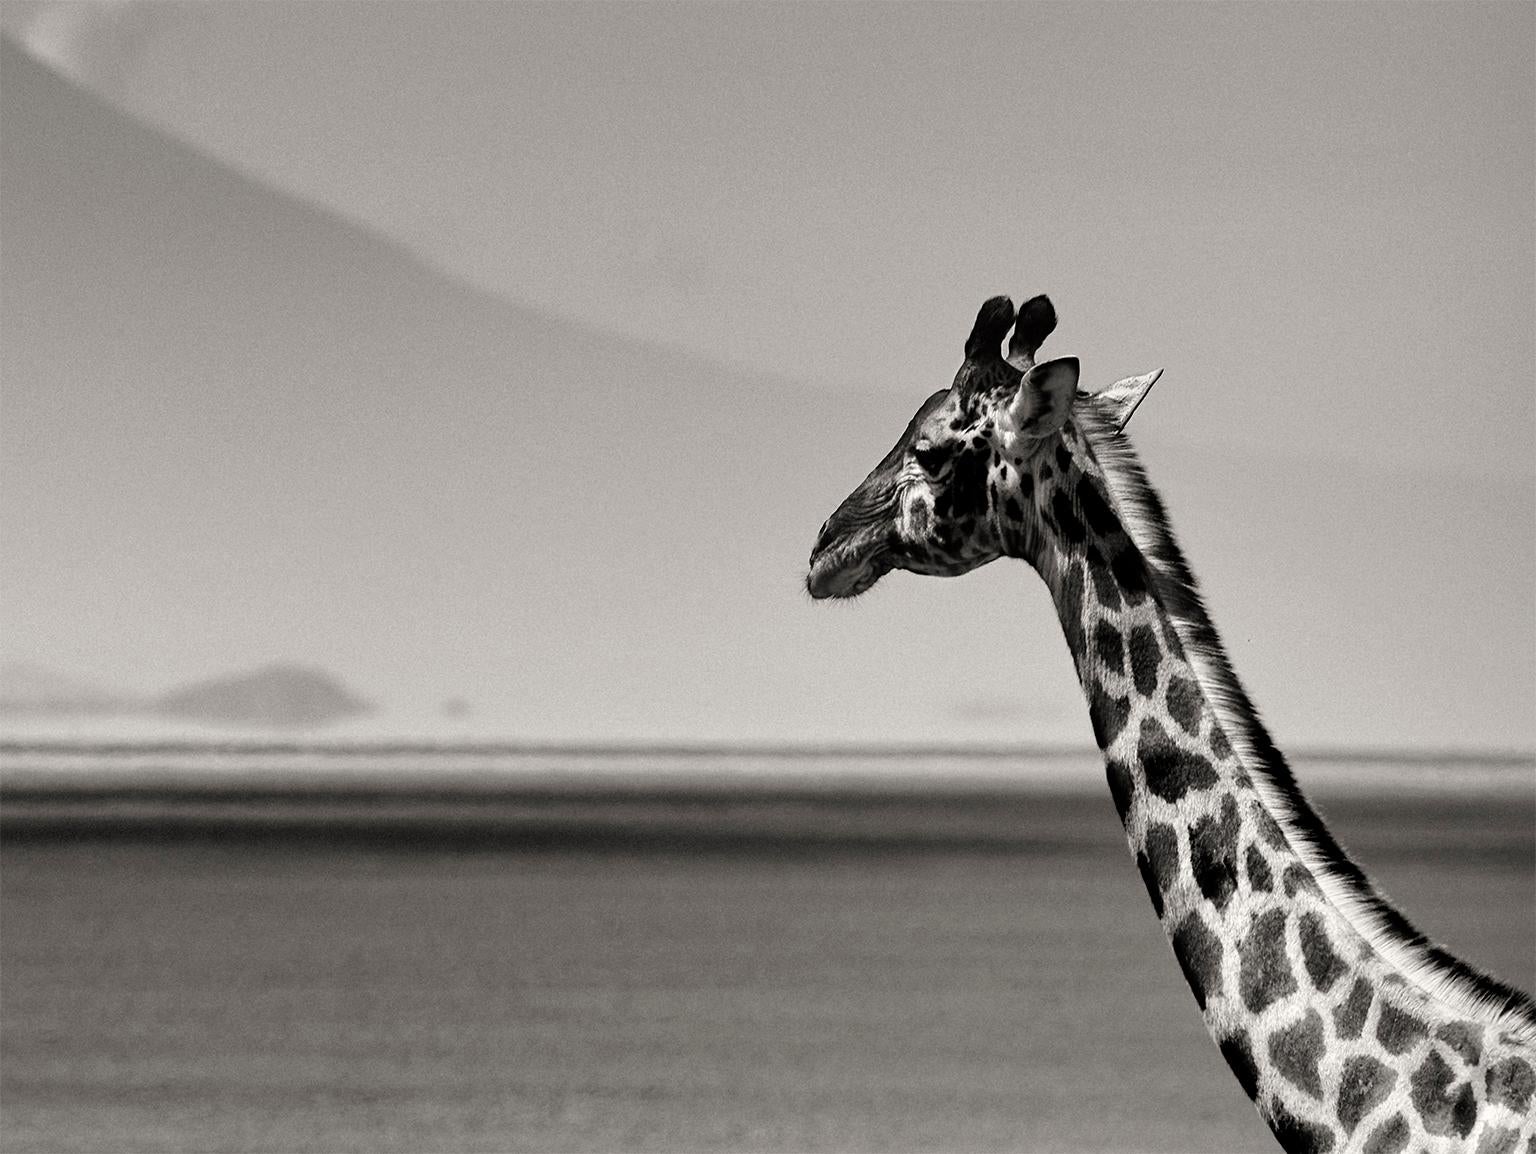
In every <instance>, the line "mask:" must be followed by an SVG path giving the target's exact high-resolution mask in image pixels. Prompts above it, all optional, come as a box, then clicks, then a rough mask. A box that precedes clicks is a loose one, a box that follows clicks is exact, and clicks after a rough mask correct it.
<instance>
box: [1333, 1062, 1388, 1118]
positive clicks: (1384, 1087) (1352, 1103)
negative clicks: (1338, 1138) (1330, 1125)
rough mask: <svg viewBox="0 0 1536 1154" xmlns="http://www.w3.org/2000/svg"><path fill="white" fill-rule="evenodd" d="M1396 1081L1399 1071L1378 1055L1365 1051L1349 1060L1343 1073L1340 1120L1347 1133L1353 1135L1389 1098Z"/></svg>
mask: <svg viewBox="0 0 1536 1154" xmlns="http://www.w3.org/2000/svg"><path fill="white" fill-rule="evenodd" d="M1396 1082H1397V1071H1395V1070H1393V1069H1391V1068H1390V1067H1388V1066H1384V1065H1382V1064H1381V1063H1380V1062H1378V1061H1377V1060H1376V1059H1375V1058H1369V1057H1366V1056H1365V1055H1363V1054H1361V1055H1358V1056H1356V1057H1354V1058H1351V1059H1349V1061H1347V1062H1345V1063H1344V1070H1343V1073H1342V1074H1340V1076H1339V1121H1340V1123H1342V1124H1343V1126H1344V1133H1346V1134H1353V1133H1354V1132H1355V1127H1356V1126H1358V1125H1360V1121H1361V1119H1362V1118H1364V1117H1365V1116H1366V1115H1367V1114H1369V1113H1370V1112H1371V1111H1372V1110H1374V1109H1376V1107H1377V1106H1380V1105H1381V1104H1382V1103H1383V1102H1385V1101H1386V1099H1387V1095H1388V1094H1390V1093H1391V1092H1392V1087H1393V1085H1395V1084H1396Z"/></svg>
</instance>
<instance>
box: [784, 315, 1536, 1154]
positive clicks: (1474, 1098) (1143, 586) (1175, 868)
mask: <svg viewBox="0 0 1536 1154" xmlns="http://www.w3.org/2000/svg"><path fill="white" fill-rule="evenodd" d="M1055 326H1056V312H1055V309H1054V307H1053V306H1052V304H1051V302H1050V300H1049V299H1048V298H1046V297H1044V296H1039V297H1035V298H1034V299H1032V300H1030V301H1028V302H1026V303H1025V304H1024V305H1023V306H1022V307H1021V308H1019V309H1018V310H1017V312H1015V310H1014V306H1013V303H1012V301H1011V300H1010V299H1009V298H1007V297H994V298H992V299H991V300H989V301H987V302H986V303H985V304H984V305H982V307H981V311H980V312H979V313H978V315H977V318H976V323H975V326H974V328H973V329H972V331H971V334H970V337H969V339H968V340H967V342H966V345H965V357H964V361H963V363H962V365H961V367H960V370H959V372H958V373H957V374H956V376H955V379H954V382H953V384H952V385H951V386H950V387H949V388H947V389H941V390H939V391H938V392H935V393H934V394H933V395H932V396H930V397H929V398H928V400H927V401H925V402H924V403H923V404H922V406H921V407H920V408H919V409H918V410H917V414H916V415H915V416H914V417H913V418H912V420H911V422H910V423H909V424H908V425H907V428H906V431H905V432H904V433H903V434H902V436H901V439H900V440H898V441H897V442H896V445H895V447H893V448H892V449H891V451H890V452H889V453H888V454H886V456H885V458H884V459H883V460H882V461H881V462H880V463H879V464H878V465H877V466H876V467H875V469H874V470H873V471H872V472H871V473H870V474H869V476H868V477H867V478H866V479H865V480H864V481H863V483H862V484H860V485H859V486H858V487H857V488H856V489H855V490H854V491H853V492H852V493H851V494H850V495H849V496H848V497H847V499H846V500H844V501H843V503H842V504H841V505H840V506H839V507H838V508H837V510H836V511H835V512H834V513H833V514H832V516H831V517H830V518H829V519H828V520H827V522H826V523H825V524H824V525H823V526H822V528H821V532H820V534H819V536H818V539H817V541H816V546H815V548H814V550H813V551H812V553H811V561H810V571H809V573H808V574H807V577H806V587H807V590H808V592H809V593H810V595H811V596H812V597H813V598H817V599H822V598H829V597H835V598H847V597H856V596H858V595H859V594H861V593H864V592H865V591H866V590H868V589H869V588H870V587H872V586H873V585H874V584H875V583H876V582H877V581H879V580H880V578H881V577H882V576H884V575H885V574H886V573H887V572H889V571H890V570H892V569H906V570H909V571H912V572H916V573H922V574H930V575H938V576H954V575H958V574H961V573H965V572H967V571H969V570H971V569H974V568H976V567H977V566H979V565H984V564H986V563H987V562H989V561H992V560H995V559H997V558H999V557H1016V558H1022V559H1023V560H1025V561H1027V562H1029V564H1030V565H1031V566H1032V567H1033V568H1034V569H1035V570H1036V571H1037V572H1038V573H1039V574H1040V576H1041V577H1042V578H1043V579H1044V581H1045V583H1046V585H1047V587H1048V588H1049V590H1050V594H1051V597H1052V599H1053V601H1054V603H1055V607H1056V611H1057V616H1058V618H1059V619H1060V622H1061V627H1062V630H1063V632H1064V633H1065V635H1066V640H1067V645H1068V647H1069V648H1070V650H1071V653H1072V657H1073V661H1074V663H1075V665H1076V668H1077V674H1078V679H1079V681H1080V682H1081V684H1082V688H1083V692H1084V695H1085V697H1086V698H1087V702H1088V713H1089V718H1090V721H1091V722H1092V725H1093V732H1094V736H1095V739H1096V740H1097V742H1098V744H1099V747H1100V749H1101V750H1102V751H1103V754H1104V762H1105V769H1106V776H1107V778H1108V783H1109V791H1110V794H1111V797H1112V799H1113V801H1114V804H1115V808H1116V810H1117V811H1118V813H1119V815H1120V819H1121V822H1122V824H1123V826H1124V829H1125V835H1126V840H1127V841H1128V843H1129V845H1130V849H1131V853H1132V855H1133V856H1134V859H1135V863H1136V868H1137V869H1138V871H1139V872H1140V874H1141V877H1142V880H1143V882H1144V883H1145V885H1146V889H1147V894H1148V896H1149V897H1150V898H1151V901H1152V909H1153V912H1154V913H1155V914H1156V916H1157V917H1158V919H1159V920H1160V921H1161V923H1162V926H1163V929H1164V931H1165V932H1166V934H1167V936H1168V939H1169V943H1170V944H1171V946H1172V949H1173V954H1174V957H1175V959H1176V960H1177V962H1178V964H1179V966H1180V968H1181V969H1182V971H1183V974H1184V978H1185V980H1186V981H1187V982H1188V983H1189V987H1190V990H1191V991H1192V992H1193V994H1194V998H1195V1003H1196V1005H1197V1006H1198V1007H1199V1009H1200V1011H1201V1013H1202V1015H1203V1016H1204V1019H1205V1024H1206V1028H1207V1029H1208V1031H1209V1032H1210V1034H1211V1037H1212V1039H1213V1040H1214V1041H1215V1042H1216V1044H1217V1046H1218V1047H1219V1049H1220V1051H1221V1054H1222V1056H1223V1057H1224V1058H1225V1059H1226V1062H1227V1064H1228V1065H1229V1066H1230V1067H1231V1070H1232V1073H1233V1074H1234V1075H1235V1076H1236V1078H1237V1082H1238V1084H1239V1085H1240V1086H1241V1088H1242V1090H1243V1092H1244V1093H1246V1094H1247V1095H1248V1097H1249V1099H1250V1100H1251V1101H1252V1102H1253V1104H1254V1105H1255V1107H1256V1108H1257V1109H1258V1111H1259V1114H1260V1116H1261V1117H1262V1118H1263V1119H1264V1121H1265V1123H1266V1124H1267V1125H1268V1126H1269V1128H1270V1130H1271V1131H1272V1132H1273V1133H1274V1135H1275V1137H1276V1138H1277V1139H1278V1140H1279V1142H1280V1145H1281V1146H1282V1147H1283V1148H1284V1149H1286V1150H1291V1151H1315V1152H1319V1154H1335V1152H1342V1151H1364V1152H1369V1154H1394V1152H1396V1151H1404V1150H1413V1151H1421V1150H1424V1151H1443V1150H1468V1151H1476V1152H1478V1154H1494V1152H1500V1154H1515V1152H1517V1151H1518V1154H1536V1004H1533V1003H1532V1001H1531V999H1530V998H1529V997H1527V996H1526V995H1525V994H1523V993H1521V992H1519V991H1517V990H1515V989H1513V988H1511V987H1510V986H1507V985H1504V984H1503V983H1501V982H1499V981H1497V980H1496V979H1494V978H1492V977H1489V976H1487V975H1485V974H1483V973H1481V972H1479V971H1477V970H1476V969H1474V968H1473V967H1471V966H1470V965H1467V964H1466V963H1464V962H1462V961H1460V960H1458V959H1456V958H1454V957H1453V956H1451V955H1450V954H1449V953H1447V952H1445V951H1444V950H1442V949H1441V948H1439V947H1438V946H1435V945H1433V944H1432V943H1430V942H1429V941H1427V940H1426V939H1425V938H1424V936H1423V935H1422V934H1420V933H1419V932H1418V931H1417V930H1415V929H1414V928H1413V926H1412V925H1410V924H1409V922H1408V921H1407V920H1406V919H1405V918H1404V917H1403V915H1402V914H1401V913H1399V912H1398V911H1397V910H1396V909H1395V908H1394V907H1393V906H1392V905H1390V904H1389V903H1388V902H1387V901H1386V900H1385V899H1384V898H1383V897H1382V896H1381V895H1380V894H1379V893H1378V892H1377V891H1376V889H1375V888H1374V887H1373V886H1372V884H1371V882H1370V881H1369V880H1368V879H1367V877H1366V876H1365V874H1364V873H1363V872H1362V871H1361V870H1360V868H1359V867H1358V866H1357V865H1356V864H1355V863H1354V862H1353V861H1351V860H1350V858H1349V857H1348V856H1347V855H1346V854H1345V853H1344V851H1343V850H1342V849H1341V848H1340V846H1339V845H1338V843H1337V842H1336V841H1335V840H1334V838H1333V836H1332V835H1331V834H1330V833H1329V831H1328V829H1327V827H1326V826H1325V825H1324V824H1323V822H1322V820H1321V819H1320V818H1319V817H1318V815H1317V814H1316V812H1315V811H1314V810H1313V809H1312V808H1311V807H1310V805H1308V803H1307V801H1306V799H1305V798H1304V797H1303V795H1302V792H1301V790H1300V788H1299V787H1298V785H1297V783H1296V781H1295V779H1294V777H1293V776H1292V774H1291V771H1290V769H1289V767H1288V766H1287V764H1286V761H1285V758H1284V757H1283V755H1282V754H1281V753H1280V751H1279V750H1278V749H1277V748H1276V747H1275V745H1274V743H1273V742H1272V741H1271V739H1270V737H1269V734H1268V733H1267V732H1266V730H1265V728H1264V726H1263V724H1262V722H1261V721H1260V720H1259V717H1258V714H1257V712H1256V710H1255V709H1254V707H1253V705H1252V704H1251V703H1250V701H1249V699H1248V696H1247V694H1246V693H1245V692H1244V690H1243V687H1242V685H1241V683H1240V682H1239V681H1238V679H1237V677H1236V675H1235V674H1234V673H1233V671H1232V668H1231V666H1230V664H1229V663H1228V660H1227V656H1226V653H1225V651H1224V649H1223V648H1222V645H1221V641H1220V639H1219V637H1218V636H1217V634H1216V630H1215V628H1214V627H1213V626H1212V624H1211V622H1210V619H1209V618H1208V616H1207V615H1206V612H1205V609H1204V607H1203V605H1202V602H1201V598H1200V594H1199V591H1198V588H1197V585H1196V582H1195V578H1194V575H1193V574H1192V573H1191V571H1190V569H1189V566H1188V564H1187V562H1186V561H1185V559H1184V555H1183V553H1182V551H1181V550H1180V548H1179V546H1178V544H1177V543H1176V542H1175V540H1174V536H1173V533H1172V531H1171V529H1170V528H1169V525H1168V519H1167V516H1166V514H1165V512H1164V508H1163V504H1162V501H1161V499H1160V498H1159V496H1158V494H1157V492H1156V491H1155V490H1154V489H1153V488H1152V486H1151V485H1150V484H1149V483H1148V481H1147V479H1146V476H1145V474H1144V472H1143V471H1142V467H1141V464H1140V462H1139V460H1138V458H1137V456H1136V454H1135V452H1134V450H1133V449H1132V448H1131V446H1130V442H1129V440H1128V439H1127V438H1126V436H1125V434H1124V428H1125V424H1126V422H1127V421H1128V420H1129V419H1130V416H1131V414H1132V413H1133V412H1134V411H1135V409H1136V407H1137V406H1138V405H1139V404H1140V403H1141V401H1142V400H1143V398H1144V397H1145V396H1146V394H1147V391H1148V390H1149V389H1150V388H1151V387H1152V385H1153V383H1154V382H1155V381H1156V380H1157V378H1158V376H1159V375H1160V371H1159V372H1155V373H1149V374H1147V375H1145V376H1140V377H1130V378H1127V379H1125V380H1123V381H1120V382H1118V383H1116V384H1114V385H1112V386H1110V387H1109V388H1108V389H1106V390H1104V391H1102V392H1099V393H1096V394H1092V395H1090V394H1087V393H1081V392H1078V390H1077V384H1078V375H1079V367H1078V362H1077V360H1076V359H1075V358H1063V359H1060V360H1052V361H1048V362H1045V363H1040V364H1037V363H1036V362H1035V353H1036V351H1037V350H1038V349H1039V347H1040V344H1041V342H1042V341H1043V340H1044V339H1045V338H1046V337H1047V336H1048V335H1049V334H1050V332H1051V331H1052V330H1053V329H1054V328H1055ZM1010 329H1011V330H1012V336H1011V338H1010V337H1009V331H1010ZM1005 339H1007V340H1008V348H1007V356H1006V357H1005V356H1004V355H1003V341H1004V340H1005Z"/></svg>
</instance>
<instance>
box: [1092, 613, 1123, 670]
mask: <svg viewBox="0 0 1536 1154" xmlns="http://www.w3.org/2000/svg"><path fill="white" fill-rule="evenodd" d="M1093 648H1094V652H1095V653H1097V654H1098V657H1099V664H1100V665H1102V666H1104V668H1106V669H1111V670H1113V671H1114V672H1116V673H1124V672H1125V639H1124V638H1123V637H1121V636H1120V630H1118V629H1116V628H1115V627H1114V626H1113V625H1111V624H1110V623H1109V622H1107V621H1100V622H1099V623H1098V625H1096V626H1094V630H1093Z"/></svg>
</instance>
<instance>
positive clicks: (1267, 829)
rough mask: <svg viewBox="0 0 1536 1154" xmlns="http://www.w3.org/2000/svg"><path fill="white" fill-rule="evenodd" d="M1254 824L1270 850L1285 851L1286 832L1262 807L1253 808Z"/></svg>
mask: <svg viewBox="0 0 1536 1154" xmlns="http://www.w3.org/2000/svg"><path fill="white" fill-rule="evenodd" d="M1212 736H1214V734H1213V735H1212ZM1253 824H1254V827H1255V828H1256V829H1257V830H1258V831H1259V836H1260V837H1262V838H1263V839H1264V841H1265V843H1266V844H1268V846H1269V848H1270V849H1285V831H1284V830H1282V829H1281V828H1280V823H1279V822H1277V821H1276V820H1275V819H1274V817H1272V816H1271V815H1270V812H1269V810H1267V809H1265V808H1264V807H1263V806H1262V805H1255V806H1254V807H1253Z"/></svg>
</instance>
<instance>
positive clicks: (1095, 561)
mask: <svg viewBox="0 0 1536 1154" xmlns="http://www.w3.org/2000/svg"><path fill="white" fill-rule="evenodd" d="M1087 557H1088V572H1089V573H1091V574H1092V575H1093V591H1094V592H1095V593H1096V594H1098V597H1099V604H1100V605H1102V606H1103V607H1104V608H1105V609H1108V610H1110V611H1112V612H1113V611H1117V610H1118V609H1119V608H1120V586H1119V585H1117V584H1115V576H1114V574H1113V573H1111V572H1110V571H1109V569H1108V567H1107V566H1106V565H1105V564H1104V557H1103V555H1102V554H1100V553H1099V551H1098V550H1097V549H1095V548H1094V547H1093V546H1092V545H1090V546H1088V553H1087Z"/></svg>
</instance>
